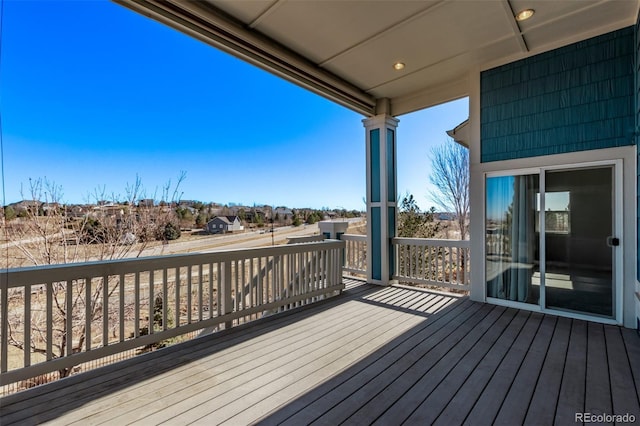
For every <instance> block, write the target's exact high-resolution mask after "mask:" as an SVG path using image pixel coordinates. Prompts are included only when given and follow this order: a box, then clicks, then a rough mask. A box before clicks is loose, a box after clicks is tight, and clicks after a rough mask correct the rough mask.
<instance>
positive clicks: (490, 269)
mask: <svg viewBox="0 0 640 426" xmlns="http://www.w3.org/2000/svg"><path fill="white" fill-rule="evenodd" d="M539 182H540V178H539V175H538V174H532V175H519V176H497V177H488V178H487V180H486V197H487V198H486V216H485V217H486V224H485V242H486V262H485V267H486V279H487V296H488V297H493V298H498V299H503V300H511V301H515V302H522V303H531V304H538V303H539V297H540V287H539V265H540V262H539V253H540V250H539V237H538V236H537V233H536V216H537V213H536V212H537V209H536V206H537V202H536V197H537V195H538V194H539V192H540V183H539Z"/></svg>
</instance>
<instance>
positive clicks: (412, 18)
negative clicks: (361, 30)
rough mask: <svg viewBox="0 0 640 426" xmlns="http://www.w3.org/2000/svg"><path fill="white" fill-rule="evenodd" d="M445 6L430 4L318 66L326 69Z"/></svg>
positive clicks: (442, 1) (442, 4) (442, 0)
mask: <svg viewBox="0 0 640 426" xmlns="http://www.w3.org/2000/svg"><path fill="white" fill-rule="evenodd" d="M444 4H445V1H444V0H440V1H438V2H437V3H432V4H429V6H427V7H426V8H424V9H422V10H421V11H420V12H418V13H416V14H414V15H411V16H410V17H408V18H405V19H402V20H401V21H398V22H396V23H394V24H392V25H390V26H388V27H386V28H384V29H382V30H380V31H378V32H377V33H375V34H373V35H372V36H369V37H367V38H366V39H364V40H361V41H359V42H357V43H355V44H353V45H351V46H349V47H347V48H346V49H343V50H342V51H340V52H338V53H336V54H335V55H333V56H330V57H329V58H326V59H324V60H322V61H319V62H318V66H320V67H324V66H325V65H327V64H329V63H331V62H333V61H335V60H336V59H338V58H340V57H341V56H344V55H346V54H347V53H349V52H351V51H353V50H355V49H358V48H360V47H362V46H365V45H367V44H369V43H371V42H373V41H375V40H377V39H378V38H380V37H383V36H384V35H385V34H387V33H389V32H392V31H395V30H397V29H398V28H401V27H404V26H406V25H407V24H409V23H411V22H413V21H415V20H416V19H419V18H422V17H423V16H425V15H428V14H429V13H432V12H433V11H434V10H436V9H437V8H439V7H442V6H444Z"/></svg>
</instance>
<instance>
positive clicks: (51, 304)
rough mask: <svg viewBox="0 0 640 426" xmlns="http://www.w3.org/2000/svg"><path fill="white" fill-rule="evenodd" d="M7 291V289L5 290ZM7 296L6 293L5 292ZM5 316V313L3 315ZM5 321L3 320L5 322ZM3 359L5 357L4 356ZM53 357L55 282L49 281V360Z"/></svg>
mask: <svg viewBox="0 0 640 426" xmlns="http://www.w3.org/2000/svg"><path fill="white" fill-rule="evenodd" d="M4 292H5V293H6V290H5V291H4ZM5 298H6V294H5ZM2 317H3V318H5V316H4V314H3V315H2ZM4 322H5V321H3V323H4ZM3 336H4V334H3ZM3 359H5V358H4V357H3ZM52 359H53V283H52V282H48V283H47V361H51V360H52Z"/></svg>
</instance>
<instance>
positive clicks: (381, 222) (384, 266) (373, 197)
mask: <svg viewBox="0 0 640 426" xmlns="http://www.w3.org/2000/svg"><path fill="white" fill-rule="evenodd" d="M377 111H378V112H379V114H378V115H376V116H374V117H371V118H367V119H365V120H363V124H364V127H365V129H366V144H367V146H366V152H367V281H368V282H370V283H374V284H380V285H389V284H391V280H392V277H393V275H394V273H395V263H396V260H395V250H394V247H393V245H392V239H393V238H394V237H395V236H396V230H397V224H396V217H397V200H396V198H397V184H396V157H397V155H396V128H397V126H398V120H397V119H396V118H393V117H391V116H390V115H389V114H388V111H389V102H388V100H387V99H382V100H379V102H378V106H377Z"/></svg>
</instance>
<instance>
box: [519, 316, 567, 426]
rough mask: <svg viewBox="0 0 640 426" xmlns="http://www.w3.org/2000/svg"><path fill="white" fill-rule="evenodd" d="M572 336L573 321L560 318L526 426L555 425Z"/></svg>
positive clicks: (530, 407)
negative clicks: (570, 336)
mask: <svg viewBox="0 0 640 426" xmlns="http://www.w3.org/2000/svg"><path fill="white" fill-rule="evenodd" d="M570 334H571V320H570V319H568V318H558V319H557V321H556V327H555V330H554V333H553V337H552V339H551V344H550V345H549V349H548V350H547V354H546V357H545V360H544V363H543V365H542V368H541V370H540V372H539V377H538V383H537V384H536V387H535V390H534V391H533V396H532V398H531V402H530V404H529V408H528V410H527V415H526V417H525V419H524V424H525V425H532V426H533V425H540V424H543V425H549V424H553V419H554V417H555V413H556V405H557V403H558V395H559V394H560V385H561V384H562V373H563V372H564V364H565V358H566V355H567V347H568V345H569V335H570Z"/></svg>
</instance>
